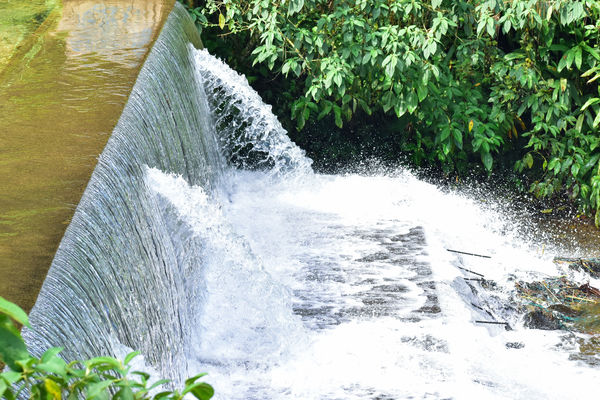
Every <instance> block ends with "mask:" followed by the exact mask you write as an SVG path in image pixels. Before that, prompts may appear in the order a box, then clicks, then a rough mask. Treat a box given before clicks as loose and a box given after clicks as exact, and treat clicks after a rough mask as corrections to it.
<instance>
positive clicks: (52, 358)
mask: <svg viewBox="0 0 600 400" xmlns="http://www.w3.org/2000/svg"><path fill="white" fill-rule="evenodd" d="M18 324H20V325H22V326H27V327H29V321H28V317H27V314H26V313H25V312H24V311H23V310H22V309H21V308H19V307H18V306H17V305H16V304H14V303H11V302H9V301H7V300H5V299H4V298H2V297H0V365H1V363H4V364H6V366H7V368H6V369H5V371H4V372H2V373H0V399H7V400H13V399H17V398H23V396H26V397H27V398H29V399H36V400H37V399H39V400H60V399H63V398H65V399H80V398H86V399H89V400H91V399H97V400H105V399H109V398H110V399H114V400H140V399H154V400H161V399H162V400H181V399H183V398H184V396H186V395H191V396H193V397H195V398H196V399H198V400H209V399H210V398H211V397H212V396H213V394H214V390H213V388H212V387H211V386H210V385H209V384H208V383H206V382H202V381H200V378H202V377H203V376H204V375H206V374H199V375H196V376H194V377H192V378H190V379H187V380H186V381H185V385H184V388H183V389H182V390H181V391H177V390H170V389H165V388H166V387H170V386H171V385H170V382H169V381H167V380H164V379H162V380H156V381H153V380H151V377H150V375H149V374H148V373H146V372H143V371H135V370H132V366H131V361H132V360H133V359H134V357H136V356H137V355H138V354H139V352H133V353H130V354H129V355H127V356H126V357H125V359H124V360H123V361H120V360H117V359H115V358H112V357H95V358H92V359H89V360H85V361H71V362H69V363H67V362H65V361H64V360H63V359H62V358H60V357H59V354H60V352H61V350H62V349H61V348H51V349H48V350H47V351H46V352H45V353H44V354H43V355H42V356H41V358H36V357H33V356H32V355H31V354H29V351H28V349H27V345H26V344H25V342H24V341H23V338H22V337H21V334H20V332H19V329H18Z"/></svg>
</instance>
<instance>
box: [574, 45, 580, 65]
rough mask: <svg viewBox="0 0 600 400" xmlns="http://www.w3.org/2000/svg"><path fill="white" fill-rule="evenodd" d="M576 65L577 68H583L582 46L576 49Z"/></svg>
mask: <svg viewBox="0 0 600 400" xmlns="http://www.w3.org/2000/svg"><path fill="white" fill-rule="evenodd" d="M575 65H576V66H577V69H581V47H577V48H576V50H575Z"/></svg>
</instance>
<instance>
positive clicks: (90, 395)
mask: <svg viewBox="0 0 600 400" xmlns="http://www.w3.org/2000/svg"><path fill="white" fill-rule="evenodd" d="M110 385H112V381H101V382H96V383H90V384H89V385H88V386H87V396H86V399H87V400H92V399H94V398H95V397H98V396H101V395H102V394H105V391H106V389H107V388H108V387H109V386H110Z"/></svg>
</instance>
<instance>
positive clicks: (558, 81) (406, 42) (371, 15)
mask: <svg viewBox="0 0 600 400" xmlns="http://www.w3.org/2000/svg"><path fill="white" fill-rule="evenodd" d="M187 3H188V7H189V9H190V11H191V12H192V13H194V15H195V18H196V20H197V22H198V24H200V25H201V26H203V27H204V29H205V37H207V36H210V34H211V33H212V34H214V35H217V37H218V38H219V43H220V45H219V47H218V48H214V49H212V50H213V51H215V52H217V53H218V54H220V55H221V56H225V57H226V59H227V61H228V62H229V63H230V64H232V65H233V66H234V67H236V68H238V67H239V66H242V68H238V69H239V70H241V72H246V70H248V69H249V68H251V67H252V66H256V67H258V66H262V67H261V68H267V69H268V70H270V71H271V72H270V78H269V79H270V80H272V81H273V80H274V81H275V82H279V81H282V80H283V79H281V78H280V77H279V76H280V75H279V74H281V75H282V76H283V77H286V79H285V80H286V81H287V82H288V83H287V84H283V85H282V84H280V83H278V84H277V85H279V86H280V87H283V88H285V90H286V91H287V92H288V94H289V96H287V97H288V98H289V99H290V101H289V102H288V103H287V106H288V107H289V110H290V111H291V116H292V118H293V119H294V120H295V121H296V124H297V127H298V128H299V129H301V128H302V127H303V126H304V125H305V124H306V122H308V121H314V120H318V119H322V118H326V117H327V118H332V120H333V121H334V122H335V124H336V125H337V126H339V127H342V126H343V125H344V124H346V123H347V122H348V121H351V120H352V119H353V118H355V116H357V115H359V114H360V115H362V114H366V115H372V114H376V113H383V114H384V115H386V116H387V117H385V118H387V119H388V120H392V119H397V121H400V122H401V124H400V125H401V128H398V129H397V131H396V134H397V135H398V136H400V137H402V139H401V142H402V150H403V151H404V152H405V153H407V154H410V156H411V158H412V161H413V162H415V163H416V164H417V165H420V164H422V163H429V164H432V163H435V164H439V165H440V166H441V167H442V168H443V169H444V170H445V171H447V172H452V171H457V172H459V173H460V172H465V171H468V170H469V169H472V166H473V165H474V164H475V163H477V164H479V165H481V166H482V167H483V168H484V170H485V171H488V172H491V171H492V170H493V168H494V165H495V163H496V164H503V163H504V164H505V163H506V162H507V161H510V162H511V163H513V167H514V168H515V170H517V171H519V172H525V173H526V174H527V175H528V176H529V178H530V182H531V186H530V189H531V191H532V192H533V193H535V194H536V195H537V196H539V197H549V196H553V195H555V194H557V193H568V194H569V195H570V196H571V197H572V199H577V200H578V201H579V205H580V206H581V207H582V208H583V209H585V210H586V211H593V210H596V209H598V208H599V207H600V171H599V168H600V165H599V162H598V161H599V159H600V146H599V144H600V138H599V136H598V126H599V125H600V92H599V90H598V78H599V77H600V51H599V50H598V46H599V39H600V33H599V32H600V1H598V0H593V1H567V0H544V1H542V0H511V1H500V0H487V1H481V0H475V1H471V0H457V1H455V0H394V1H389V0H356V1H355V0H352V1H349V0H289V1H280V2H273V1H267V0H240V1H229V0H207V1H206V2H198V3H199V4H200V3H203V4H202V5H201V6H200V7H194V4H193V3H194V2H193V1H188V2H187ZM206 33H208V35H206ZM207 42H209V43H210V40H208V41H207ZM242 46H248V47H249V49H250V52H251V54H247V53H246V52H244V51H231V49H236V50H238V49H240V47H242ZM276 110H277V105H276ZM396 125H397V124H396ZM596 222H597V223H600V217H598V216H597V221H596Z"/></svg>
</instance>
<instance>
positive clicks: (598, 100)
mask: <svg viewBox="0 0 600 400" xmlns="http://www.w3.org/2000/svg"><path fill="white" fill-rule="evenodd" d="M596 103H600V98H598V97H592V98H590V99H588V100H587V101H586V102H585V103H584V104H583V106H581V111H585V109H586V108H588V107H589V106H591V105H594V104H596Z"/></svg>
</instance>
